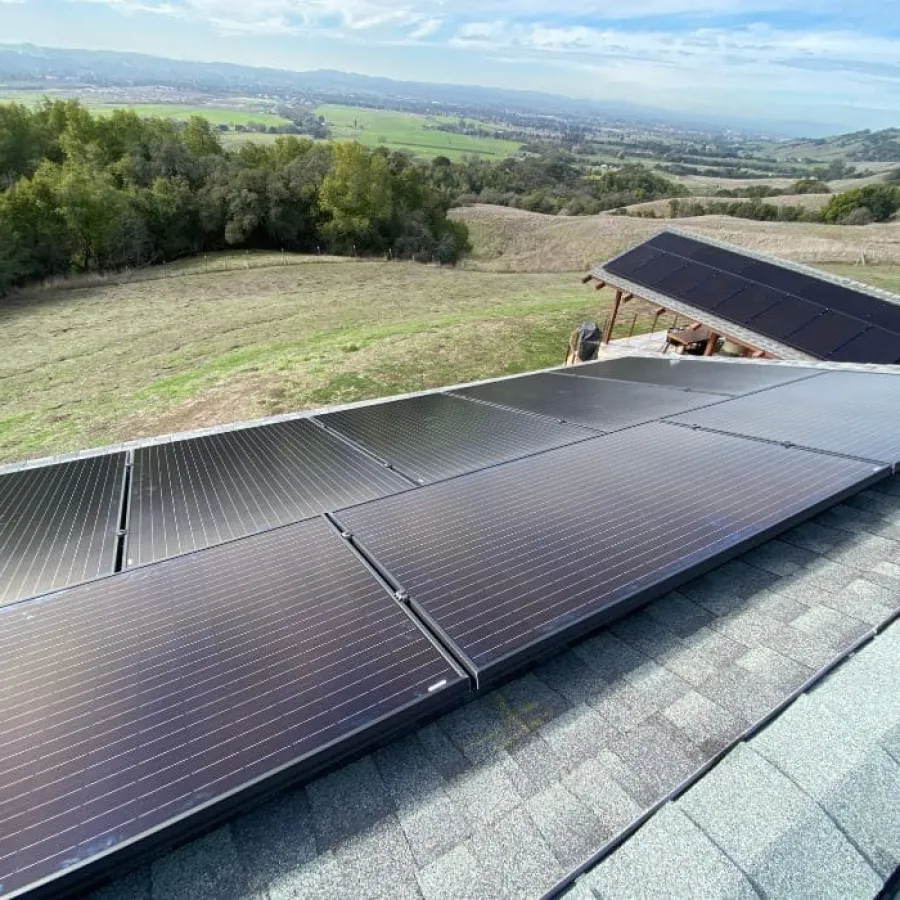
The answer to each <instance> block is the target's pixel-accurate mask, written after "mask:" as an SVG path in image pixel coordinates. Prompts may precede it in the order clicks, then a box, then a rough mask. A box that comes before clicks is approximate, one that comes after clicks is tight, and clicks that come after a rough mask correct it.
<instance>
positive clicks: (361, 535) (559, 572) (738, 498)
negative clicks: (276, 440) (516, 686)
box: [336, 382, 889, 683]
mask: <svg viewBox="0 0 900 900" xmlns="http://www.w3.org/2000/svg"><path fill="white" fill-rule="evenodd" d="M803 383H804V382H800V384H803ZM755 396H765V395H755ZM733 402H737V401H733ZM888 471H889V470H888V469H886V468H884V467H881V468H879V467H876V466H873V465H872V464H870V463H862V462H859V461H856V460H848V459H844V458H840V457H836V456H827V455H824V454H816V453H809V452H806V451H801V450H797V449H788V448H784V447H781V446H778V445H776V444H770V443H764V442H756V441H748V440H745V439H742V438H737V437H734V436H731V435H719V434H715V433H712V432H704V431H694V430H692V429H687V428H678V427H675V426H671V425H666V424H663V423H651V424H648V425H643V426H641V427H639V428H633V429H630V430H627V431H622V432H619V433H617V434H614V435H606V436H603V437H598V438H596V439H594V440H590V441H586V442H582V443H580V444H573V445H570V446H568V447H563V448H561V449H558V450H551V451H548V452H547V453H544V454H540V455H538V456H534V457H530V458H528V459H525V460H519V461H516V462H512V463H507V464H506V465H502V466H497V467H495V468H493V469H489V470H485V471H482V472H476V473H473V474H471V475H464V476H462V477H460V478H457V479H454V480H452V481H447V482H442V483H440V484H436V485H431V486H429V487H425V488H422V489H420V490H418V491H410V492H408V493H406V494H402V495H398V496H396V497H389V498H386V499H383V500H376V501H373V502H372V503H368V504H364V505H362V506H357V507H354V508H352V509H349V510H343V511H341V512H339V513H337V515H336V517H337V519H338V520H339V521H340V523H341V524H342V525H343V527H345V528H347V529H349V530H350V531H351V532H352V533H353V534H354V536H355V537H357V538H358V539H359V540H360V541H361V543H362V544H363V545H364V546H365V547H366V549H367V551H368V552H369V553H371V554H372V556H373V558H375V559H377V560H378V561H379V563H380V564H382V565H384V566H386V567H387V568H388V569H389V570H390V571H391V573H392V574H393V576H394V578H395V579H396V580H397V582H398V583H399V585H400V586H402V588H403V589H404V590H406V591H407V592H408V593H409V596H410V598H411V602H412V603H413V604H414V607H415V608H416V609H418V610H419V611H420V612H421V613H422V614H423V615H426V616H428V617H429V618H430V619H431V620H432V621H433V622H434V623H436V626H437V627H438V628H439V629H440V630H441V631H442V632H443V633H444V634H445V635H447V636H449V638H450V639H451V640H452V641H453V642H454V643H455V644H456V645H457V646H458V647H459V648H460V649H461V650H462V651H463V652H464V653H465V654H466V656H467V657H468V659H469V660H470V661H471V663H472V664H473V666H474V668H475V669H476V670H477V672H478V673H479V676H480V679H481V680H482V683H483V680H484V679H490V678H492V677H494V676H498V675H500V674H501V673H505V672H506V671H507V670H508V669H509V668H512V667H515V666H517V665H520V664H521V663H522V662H523V661H524V660H526V659H527V658H528V657H529V655H530V654H532V653H537V652H541V651H544V650H546V649H548V648H549V647H551V646H553V645H554V644H557V643H559V642H561V641H563V640H570V639H573V638H575V637H576V636H578V635H579V634H581V633H583V632H584V631H586V630H588V629H589V628H591V627H596V626H597V625H600V624H603V623H604V622H606V621H609V620H611V619H612V618H616V617H618V616H620V615H623V614H624V613H625V612H628V611H630V610H631V609H633V608H634V607H635V606H637V605H639V604H640V603H643V602H646V601H647V600H649V599H652V597H654V596H657V595H659V594H660V593H662V592H663V591H665V590H670V589H672V588H673V587H675V586H677V585H678V584H680V583H682V582H683V581H685V580H687V579H688V578H689V577H692V576H694V575H696V574H699V572H700V571H703V570H705V569H706V568H709V567H710V566H711V565H712V564H718V563H719V562H722V561H724V560H725V559H726V558H729V557H730V556H732V555H735V554H736V553H738V552H740V551H742V550H744V549H746V548H747V547H748V546H750V545H752V544H753V543H758V542H760V541H761V540H762V539H763V538H764V537H768V536H770V535H771V534H772V533H774V531H775V530H778V529H782V528H785V527H788V526H790V525H791V524H794V523H795V522H796V521H799V520H800V519H801V518H805V517H807V516H809V515H812V514H813V513H814V512H815V511H817V510H818V509H820V508H822V507H824V506H825V505H829V504H831V503H833V502H837V501H838V500H839V499H841V498H842V497H843V496H845V495H847V494H849V493H852V492H855V491H857V490H861V489H862V487H863V486H865V485H866V484H868V483H870V482H872V481H874V480H877V479H879V478H882V477H885V476H886V474H887V473H888Z"/></svg>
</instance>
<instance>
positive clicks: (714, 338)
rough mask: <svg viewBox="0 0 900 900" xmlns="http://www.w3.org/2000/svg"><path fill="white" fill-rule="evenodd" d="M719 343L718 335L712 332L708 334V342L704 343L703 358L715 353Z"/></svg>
mask: <svg viewBox="0 0 900 900" xmlns="http://www.w3.org/2000/svg"><path fill="white" fill-rule="evenodd" d="M718 343H719V335H717V334H716V333H715V332H714V331H713V332H711V333H710V335H709V340H708V341H707V342H706V349H705V350H704V351H703V355H704V356H712V355H713V354H714V353H715V352H716V345H717V344H718Z"/></svg>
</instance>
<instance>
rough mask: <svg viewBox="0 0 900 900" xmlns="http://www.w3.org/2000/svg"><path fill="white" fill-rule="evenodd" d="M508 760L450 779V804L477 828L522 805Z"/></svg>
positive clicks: (473, 768)
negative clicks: (508, 772)
mask: <svg viewBox="0 0 900 900" xmlns="http://www.w3.org/2000/svg"><path fill="white" fill-rule="evenodd" d="M507 759H508V758H496V759H493V760H491V761H490V762H484V763H480V764H479V765H476V766H470V767H469V768H467V769H465V770H464V771H462V772H460V773H459V774H457V775H454V776H453V777H451V778H448V779H447V794H448V795H449V797H450V800H451V801H452V802H453V805H454V807H455V808H456V809H457V811H458V813H459V814H461V815H462V816H463V817H464V820H465V821H466V822H467V823H468V824H469V825H470V826H472V827H473V828H474V827H479V826H483V825H487V824H490V823H491V822H495V821H497V819H499V818H501V817H502V816H504V815H506V814H507V813H509V812H510V811H511V810H513V809H515V808H516V807H517V806H519V804H520V803H521V802H522V798H521V797H520V796H519V794H518V792H517V791H516V789H515V787H513V784H512V782H511V781H510V778H509V776H508V774H507V772H506V760H507Z"/></svg>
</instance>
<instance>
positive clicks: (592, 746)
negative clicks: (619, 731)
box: [541, 704, 615, 770]
mask: <svg viewBox="0 0 900 900" xmlns="http://www.w3.org/2000/svg"><path fill="white" fill-rule="evenodd" d="M541 737H542V738H543V739H544V740H545V741H546V742H547V743H548V744H549V745H550V748H551V749H552V750H553V753H554V755H555V756H556V758H557V759H559V760H560V762H561V764H562V766H563V768H564V769H565V770H569V769H572V768H574V767H575V766H577V765H579V764H580V763H582V762H584V760H586V759H590V758H591V757H592V756H594V755H595V754H596V753H597V750H598V749H599V748H601V747H607V746H609V744H610V743H611V742H612V741H613V740H614V738H615V728H614V727H613V726H612V725H610V723H609V722H607V721H606V719H604V718H603V716H601V715H600V714H599V713H598V712H596V711H595V710H593V709H592V708H591V707H589V706H587V704H584V705H582V706H576V707H573V708H572V709H570V710H568V711H566V712H564V713H563V714H562V715H561V716H557V717H556V718H555V719H554V720H553V721H552V722H549V723H547V724H546V725H545V726H544V727H543V728H542V729H541Z"/></svg>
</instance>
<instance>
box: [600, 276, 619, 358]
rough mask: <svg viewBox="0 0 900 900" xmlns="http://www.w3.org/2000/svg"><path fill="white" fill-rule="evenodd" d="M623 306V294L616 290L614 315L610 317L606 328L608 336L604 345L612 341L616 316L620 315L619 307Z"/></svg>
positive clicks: (604, 339) (604, 340)
mask: <svg viewBox="0 0 900 900" xmlns="http://www.w3.org/2000/svg"><path fill="white" fill-rule="evenodd" d="M621 305H622V292H621V291H620V290H618V289H616V302H615V303H614V304H613V310H612V315H611V316H610V317H609V325H608V326H607V328H606V335H605V336H604V338H603V343H604V344H608V343H609V342H610V340H611V339H612V333H613V328H615V327H616V316H617V315H618V314H619V307H620V306H621Z"/></svg>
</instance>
